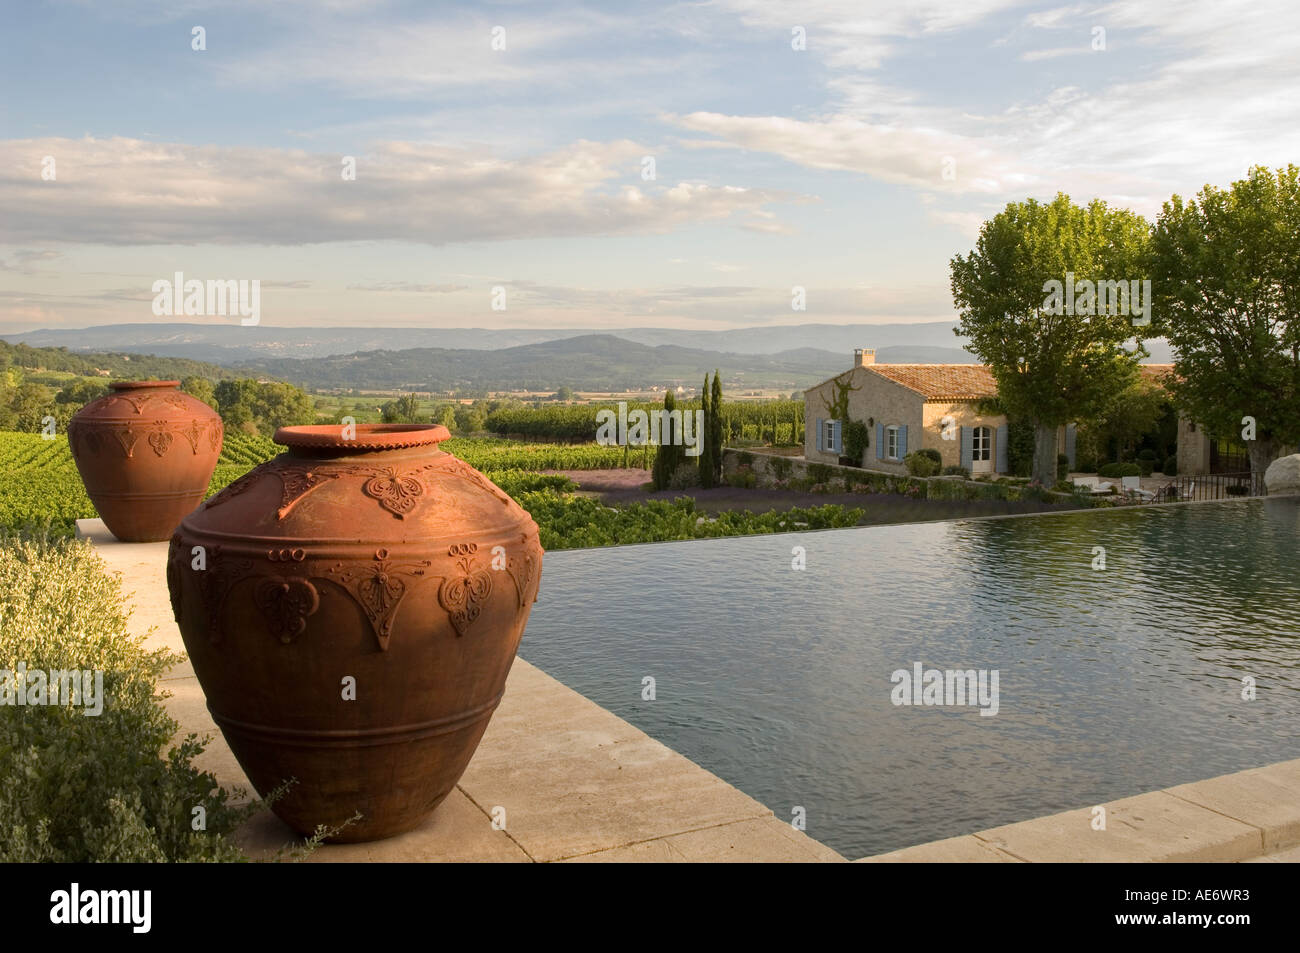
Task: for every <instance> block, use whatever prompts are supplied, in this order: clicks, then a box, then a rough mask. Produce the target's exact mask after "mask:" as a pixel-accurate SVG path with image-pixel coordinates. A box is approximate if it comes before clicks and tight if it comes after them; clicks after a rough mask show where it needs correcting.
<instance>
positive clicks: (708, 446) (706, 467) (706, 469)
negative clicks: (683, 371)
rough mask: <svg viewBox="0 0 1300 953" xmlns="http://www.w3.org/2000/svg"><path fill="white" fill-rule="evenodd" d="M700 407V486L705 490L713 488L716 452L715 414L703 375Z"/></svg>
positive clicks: (707, 378) (707, 377) (707, 383)
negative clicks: (714, 434) (714, 440)
mask: <svg viewBox="0 0 1300 953" xmlns="http://www.w3.org/2000/svg"><path fill="white" fill-rule="evenodd" d="M700 406H701V407H703V408H704V426H703V427H702V428H700V433H699V439H700V460H699V464H700V486H702V487H704V488H705V489H706V490H707V489H709V488H710V487H713V486H715V485H716V484H715V483H714V480H713V456H714V454H715V453H716V452H717V449H716V447H715V446H714V444H713V415H714V414H715V413H717V411H716V410H714V408H713V405H712V402H711V401H710V400H709V375H708V374H707V373H706V374H705V375H704V388H703V389H702V390H701V391H700Z"/></svg>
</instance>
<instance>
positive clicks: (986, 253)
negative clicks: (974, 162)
mask: <svg viewBox="0 0 1300 953" xmlns="http://www.w3.org/2000/svg"><path fill="white" fill-rule="evenodd" d="M1149 234H1150V230H1149V226H1148V224H1147V223H1146V221H1145V220H1143V219H1142V217H1141V216H1139V215H1137V214H1135V213H1134V212H1131V211H1129V210H1127V209H1112V208H1110V207H1108V206H1107V205H1106V203H1105V202H1102V201H1100V200H1094V201H1092V202H1090V203H1089V204H1088V205H1087V206H1086V207H1080V206H1078V205H1075V204H1074V203H1072V202H1071V201H1070V198H1069V196H1067V195H1064V194H1058V195H1057V196H1056V198H1055V199H1054V200H1053V201H1052V202H1050V203H1046V204H1044V203H1041V202H1038V201H1037V200H1035V199H1028V200H1026V201H1024V202H1012V203H1010V204H1008V205H1007V207H1006V208H1005V209H1004V210H1003V211H1001V212H999V213H998V214H997V215H996V216H994V217H993V218H992V219H991V220H989V221H987V222H985V223H984V226H983V228H982V229H981V230H980V235H979V239H978V240H977V242H976V246H975V248H974V250H973V251H971V252H970V254H968V255H964V256H963V255H956V256H954V257H953V259H952V261H951V263H950V268H951V274H952V292H953V300H954V302H955V304H956V306H957V308H958V310H959V312H960V316H961V320H960V323H959V325H958V327H957V328H956V333H957V334H959V335H964V336H966V337H969V338H970V341H971V343H970V346H969V347H970V350H971V351H972V352H973V353H974V354H976V355H977V356H978V357H979V358H980V360H981V361H983V362H984V363H985V364H987V365H989V367H990V369H991V371H992V374H993V377H994V379H995V380H996V381H997V385H998V394H999V396H1000V397H1001V400H1002V402H1003V404H1004V405H1005V406H1006V408H1007V411H1008V413H1010V414H1013V415H1017V416H1022V417H1024V418H1026V419H1029V420H1032V421H1033V423H1034V426H1035V431H1036V440H1035V452H1034V468H1033V473H1034V477H1035V478H1036V479H1038V480H1040V481H1041V482H1042V483H1044V484H1045V485H1051V484H1052V483H1054V482H1055V481H1056V456H1057V452H1058V448H1057V440H1056V430H1057V428H1058V427H1059V426H1060V425H1062V424H1065V423H1069V422H1071V421H1074V420H1078V419H1081V418H1087V417H1093V416H1096V415H1098V413H1099V412H1100V411H1101V410H1102V409H1103V408H1104V407H1105V406H1106V404H1107V403H1108V402H1109V401H1110V400H1111V399H1112V398H1113V396H1114V395H1115V394H1117V393H1119V392H1120V391H1122V390H1123V389H1124V388H1125V387H1127V386H1128V385H1129V384H1130V383H1131V382H1132V381H1133V379H1134V378H1135V376H1136V374H1137V363H1138V360H1139V359H1140V358H1141V357H1142V356H1143V355H1144V352H1143V350H1142V348H1141V346H1140V344H1139V345H1137V346H1134V347H1132V348H1129V347H1126V342H1128V341H1130V340H1132V339H1134V338H1135V336H1136V334H1137V333H1138V331H1137V329H1135V326H1134V324H1133V323H1132V317H1131V315H1129V314H1125V313H1122V310H1121V309H1119V308H1111V309H1107V308H1105V307H1100V308H1099V307H1098V306H1097V304H1098V302H1097V301H1096V300H1095V298H1094V299H1093V300H1091V301H1089V300H1088V298H1087V296H1085V295H1080V297H1079V300H1078V304H1077V306H1072V307H1065V308H1059V307H1058V308H1053V307H1051V306H1050V304H1049V301H1048V298H1049V292H1048V286H1049V283H1050V282H1054V281H1055V282H1066V281H1068V280H1069V279H1070V278H1071V277H1072V278H1073V280H1074V282H1076V283H1083V282H1090V283H1093V284H1092V285H1091V286H1090V287H1093V286H1095V285H1096V283H1097V282H1111V281H1122V282H1128V281H1132V280H1134V279H1140V278H1142V276H1143V275H1144V271H1143V266H1144V264H1145V257H1146V255H1147V248H1148V242H1149ZM1081 287H1082V285H1081ZM1071 303H1072V304H1073V300H1072V301H1071ZM1130 306H1132V303H1130ZM1057 312H1060V313H1057ZM1098 312H1100V313H1098Z"/></svg>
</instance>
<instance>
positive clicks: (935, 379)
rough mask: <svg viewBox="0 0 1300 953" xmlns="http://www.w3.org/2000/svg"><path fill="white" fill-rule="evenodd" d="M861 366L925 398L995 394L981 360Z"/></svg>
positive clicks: (1161, 371) (1169, 369)
mask: <svg viewBox="0 0 1300 953" xmlns="http://www.w3.org/2000/svg"><path fill="white" fill-rule="evenodd" d="M864 370H868V371H873V372H874V373H876V374H879V375H880V376H881V377H886V378H888V379H889V380H891V381H894V382H895V383H897V384H902V385H903V386H904V387H906V388H907V389H908V390H912V391H915V392H916V393H918V394H920V395H921V396H922V397H924V398H925V399H926V400H979V399H980V398H982V397H996V396H997V395H998V385H997V382H996V381H994V380H993V372H992V371H990V370H989V369H988V367H987V366H986V365H984V364H868V365H867V366H866V367H865V368H864ZM1173 370H1174V366H1173V365H1172V364H1143V365H1142V369H1141V374H1142V376H1143V377H1146V378H1148V379H1150V380H1157V381H1158V380H1160V379H1161V378H1162V377H1164V376H1166V375H1167V374H1172V373H1173Z"/></svg>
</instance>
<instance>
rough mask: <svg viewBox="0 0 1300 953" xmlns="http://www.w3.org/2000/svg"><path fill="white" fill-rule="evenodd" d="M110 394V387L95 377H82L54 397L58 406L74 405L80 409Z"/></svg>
mask: <svg viewBox="0 0 1300 953" xmlns="http://www.w3.org/2000/svg"><path fill="white" fill-rule="evenodd" d="M107 393H108V385H107V384H106V383H104V381H102V380H99V379H97V378H94V377H81V378H78V379H77V380H75V381H71V382H70V383H69V384H67V385H66V386H65V387H64V388H63V389H62V390H60V391H59V392H58V393H57V394H55V395H54V402H55V403H56V404H74V405H76V407H77V408H78V409H80V408H82V407H85V406H86V405H87V404H89V403H90V402H91V401H92V400H98V399H99V398H101V397H103V396H104V395H105V394H107Z"/></svg>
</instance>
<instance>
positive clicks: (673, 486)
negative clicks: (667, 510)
mask: <svg viewBox="0 0 1300 953" xmlns="http://www.w3.org/2000/svg"><path fill="white" fill-rule="evenodd" d="M699 485H700V468H699V467H698V466H697V465H696V464H694V463H682V464H679V465H678V467H677V469H676V470H674V471H673V473H672V476H670V477H669V478H668V489H670V490H689V489H691V488H692V487H697V486H699Z"/></svg>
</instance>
